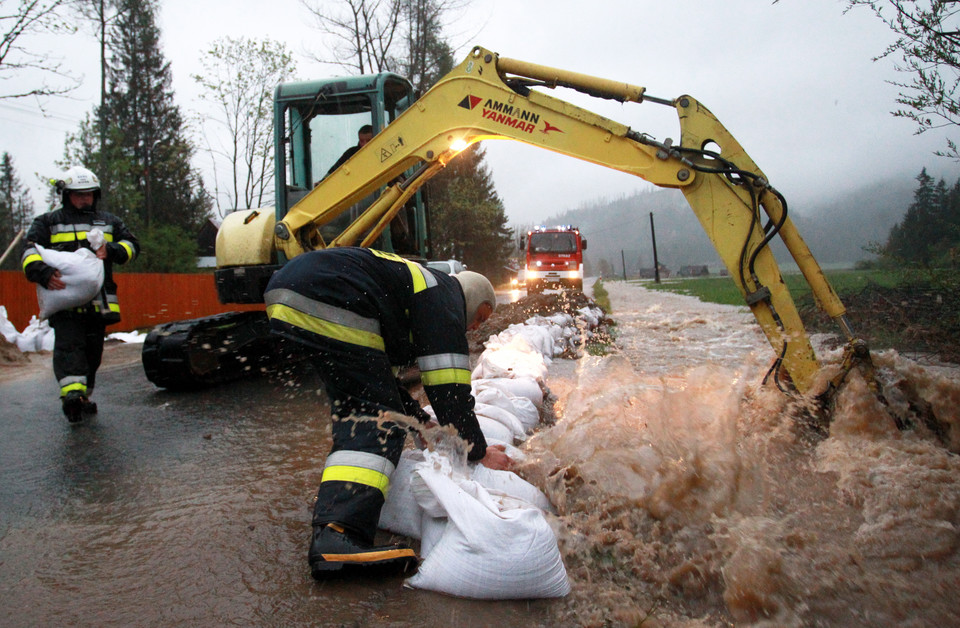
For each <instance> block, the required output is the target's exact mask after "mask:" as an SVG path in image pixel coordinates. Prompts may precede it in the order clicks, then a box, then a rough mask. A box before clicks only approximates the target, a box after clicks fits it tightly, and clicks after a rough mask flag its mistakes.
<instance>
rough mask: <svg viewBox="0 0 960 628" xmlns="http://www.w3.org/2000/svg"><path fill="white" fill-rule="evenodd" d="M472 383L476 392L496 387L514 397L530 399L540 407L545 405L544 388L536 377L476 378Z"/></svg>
mask: <svg viewBox="0 0 960 628" xmlns="http://www.w3.org/2000/svg"><path fill="white" fill-rule="evenodd" d="M471 385H472V386H473V390H474V392H475V393H476V392H479V391H482V390H485V389H487V388H495V389H497V390H502V391H503V392H505V393H507V394H508V395H510V396H513V397H524V398H526V399H529V400H530V401H531V402H532V403H533V405H535V406H536V407H538V408H539V407H540V406H542V405H543V390H542V389H541V388H540V384H539V383H537V380H536V378H535V377H512V378H503V377H500V378H488V379H475V380H473V381H472V382H471Z"/></svg>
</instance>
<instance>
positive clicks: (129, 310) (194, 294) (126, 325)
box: [0, 270, 263, 332]
mask: <svg viewBox="0 0 960 628" xmlns="http://www.w3.org/2000/svg"><path fill="white" fill-rule="evenodd" d="M113 279H114V281H116V282H117V296H118V297H119V299H120V314H121V316H122V317H123V320H122V321H120V322H119V323H118V324H116V325H111V326H110V327H108V328H107V330H108V331H110V332H114V331H133V330H134V329H139V330H148V329H150V328H151V327H153V326H154V325H159V324H161V323H169V322H170V321H178V320H183V319H187V318H199V317H201V316H209V315H211V314H219V313H221V312H232V311H241V310H259V309H263V305H232V304H231V305H223V304H222V303H220V301H219V300H218V299H217V289H216V286H215V285H214V281H213V275H212V274H209V273H203V274H191V275H180V274H161V273H114V275H113ZM0 305H2V306H4V307H6V308H7V318H8V319H9V320H10V322H11V323H13V325H14V326H15V327H16V328H17V330H18V331H23V329H24V328H25V327H26V326H27V324H28V323H29V322H30V317H31V316H36V315H37V314H38V313H39V311H40V309H39V307H37V286H36V284H34V283H31V282H29V281H27V279H26V277H24V276H23V273H22V272H19V271H12V270H5V271H0Z"/></svg>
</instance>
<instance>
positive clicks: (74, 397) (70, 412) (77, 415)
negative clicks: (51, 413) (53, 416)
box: [61, 391, 84, 423]
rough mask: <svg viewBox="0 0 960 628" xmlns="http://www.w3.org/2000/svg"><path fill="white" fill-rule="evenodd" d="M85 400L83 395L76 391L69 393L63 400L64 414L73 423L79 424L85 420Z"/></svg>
mask: <svg viewBox="0 0 960 628" xmlns="http://www.w3.org/2000/svg"><path fill="white" fill-rule="evenodd" d="M83 400H84V397H83V395H81V394H80V393H79V392H76V391H70V392H68V393H67V394H66V395H65V396H64V397H63V398H62V399H61V403H62V405H63V414H64V415H65V416H66V417H67V420H68V421H70V422H71V423H79V422H80V421H82V420H83Z"/></svg>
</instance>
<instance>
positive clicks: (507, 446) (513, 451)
mask: <svg viewBox="0 0 960 628" xmlns="http://www.w3.org/2000/svg"><path fill="white" fill-rule="evenodd" d="M484 439H486V441H487V446H488V447H489V446H490V445H503V449H504V453H505V454H507V457H508V458H510V460H513V461H514V462H523V461H524V460H526V459H527V454H525V453H523V450H522V449H518V448H516V447H514V446H513V443H509V442H507V441H505V440H497V439H496V438H487V437H486V436H484Z"/></svg>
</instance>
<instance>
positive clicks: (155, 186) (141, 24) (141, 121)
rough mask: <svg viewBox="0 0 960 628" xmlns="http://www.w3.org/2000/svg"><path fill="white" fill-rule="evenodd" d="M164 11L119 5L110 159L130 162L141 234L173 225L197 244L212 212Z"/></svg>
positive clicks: (149, 5) (139, 0)
mask: <svg viewBox="0 0 960 628" xmlns="http://www.w3.org/2000/svg"><path fill="white" fill-rule="evenodd" d="M156 6H157V5H156V2H155V1H154V0H120V2H119V7H120V11H119V17H118V19H117V20H116V21H115V22H114V24H113V25H112V27H111V36H110V44H109V47H110V52H111V62H110V67H109V69H108V78H109V90H108V94H107V98H106V102H105V105H104V106H105V107H106V109H107V112H106V116H105V118H106V119H107V120H110V121H111V126H112V127H113V128H111V129H108V136H107V144H108V151H111V152H114V155H115V156H116V157H117V158H120V157H122V158H123V160H125V161H126V162H127V163H126V164H125V165H124V166H125V167H129V168H130V170H131V171H130V172H127V173H126V175H127V176H131V175H132V176H135V181H136V186H135V187H136V189H137V192H138V194H139V195H140V196H141V202H140V205H139V206H137V207H136V208H135V210H134V212H133V213H134V214H135V216H136V218H137V220H136V221H134V220H131V223H132V224H133V226H136V227H138V228H140V229H142V230H143V232H145V235H146V236H147V237H149V235H148V234H149V232H150V230H151V229H152V228H153V227H156V226H160V225H167V226H171V227H175V228H177V229H179V230H181V231H182V232H183V234H184V237H188V238H190V239H191V240H192V239H193V238H194V234H195V233H196V231H197V229H198V228H199V227H200V225H201V224H202V222H203V220H205V219H206V217H207V216H208V215H209V213H210V207H211V204H210V199H209V197H208V195H207V194H206V193H205V192H204V190H203V182H202V180H201V178H200V176H199V174H198V173H197V171H196V170H195V169H194V168H193V166H192V165H191V158H192V157H193V153H194V148H193V146H192V145H191V143H190V142H189V141H188V140H187V137H186V128H185V124H184V120H183V116H182V115H181V113H180V109H179V107H177V105H176V104H175V103H174V101H173V90H172V88H171V74H170V64H169V62H168V61H167V60H166V59H165V58H164V55H163V53H162V52H161V49H160V29H159V28H158V27H157V24H156ZM94 163H96V162H94ZM111 180H112V177H111Z"/></svg>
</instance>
